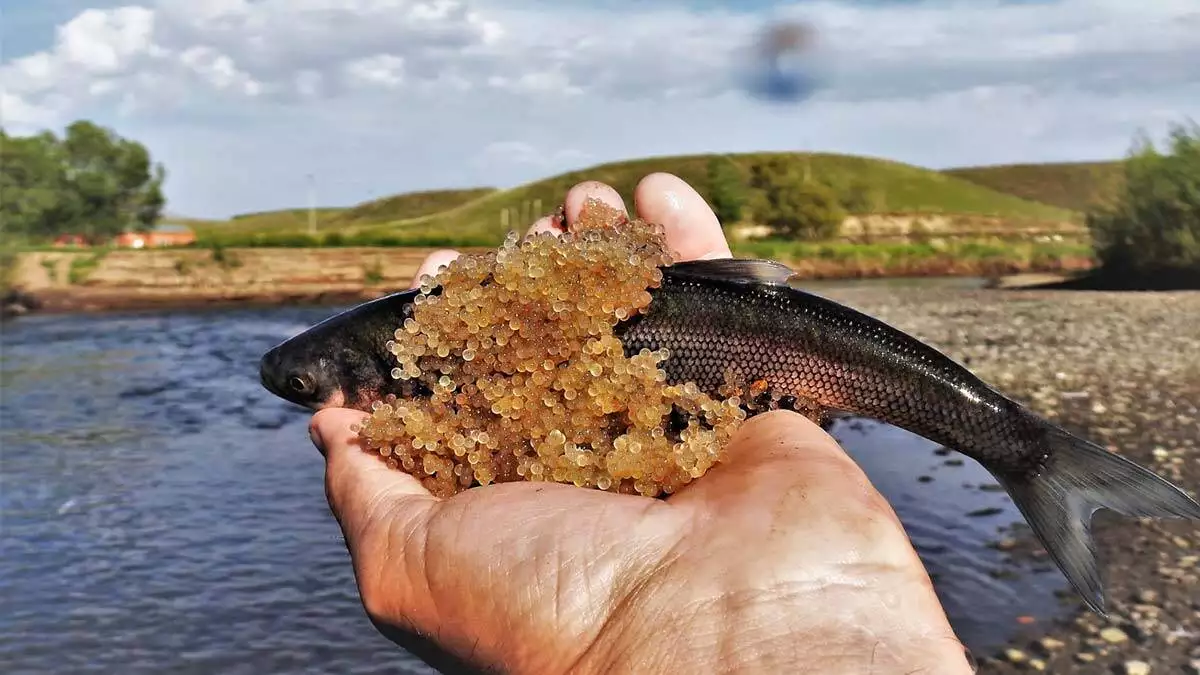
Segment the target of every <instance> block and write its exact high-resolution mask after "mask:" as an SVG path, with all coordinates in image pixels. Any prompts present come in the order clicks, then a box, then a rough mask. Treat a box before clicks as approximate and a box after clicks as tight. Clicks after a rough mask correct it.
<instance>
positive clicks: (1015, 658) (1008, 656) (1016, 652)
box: [1001, 648, 1029, 663]
mask: <svg viewBox="0 0 1200 675" xmlns="http://www.w3.org/2000/svg"><path fill="white" fill-rule="evenodd" d="M1001 656H1003V657H1004V660H1005V661H1008V662H1009V663H1025V662H1026V661H1028V660H1029V656H1028V655H1026V654H1025V652H1023V651H1021V650H1020V649H1012V648H1009V649H1005V650H1004V653H1003V654H1002V655H1001Z"/></svg>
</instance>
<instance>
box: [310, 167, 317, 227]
mask: <svg viewBox="0 0 1200 675" xmlns="http://www.w3.org/2000/svg"><path fill="white" fill-rule="evenodd" d="M308 235H309V236H310V237H315V236H317V180H316V178H315V177H314V176H313V175H312V174H311V173H310V174H308Z"/></svg>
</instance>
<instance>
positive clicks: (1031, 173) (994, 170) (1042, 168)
mask: <svg viewBox="0 0 1200 675" xmlns="http://www.w3.org/2000/svg"><path fill="white" fill-rule="evenodd" d="M943 173H945V174H947V175H950V176H955V177H957V178H962V179H965V180H968V181H971V182H972V183H976V184H978V185H981V186H983V187H986V188H990V189H992V190H995V191H997V192H1003V193H1006V194H1010V195H1015V196H1017V197H1020V198H1022V199H1028V200H1031V201H1036V202H1041V203H1043V204H1050V205H1053V206H1058V207H1061V208H1064V209H1071V210H1073V211H1085V210H1087V209H1088V208H1089V207H1092V206H1096V205H1099V204H1101V203H1103V202H1104V201H1105V200H1107V199H1109V198H1110V197H1111V196H1112V195H1115V194H1116V193H1117V192H1119V191H1120V190H1121V186H1122V184H1123V183H1124V175H1123V173H1122V169H1121V163H1120V162H1074V163H1060V164H1009V165H1001V166H976V167H964V168H960V169H950V170H947V171H944V172H943Z"/></svg>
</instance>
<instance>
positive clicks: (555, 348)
mask: <svg viewBox="0 0 1200 675" xmlns="http://www.w3.org/2000/svg"><path fill="white" fill-rule="evenodd" d="M671 262H672V259H671V256H670V254H669V252H668V250H667V247H666V240H665V235H664V232H663V230H662V228H661V227H660V226H656V225H651V224H648V223H646V222H644V221H641V220H633V221H630V220H629V219H628V218H626V217H625V215H624V214H623V213H621V212H619V211H617V210H615V209H612V208H611V207H608V206H606V205H604V204H603V203H601V202H597V201H589V202H588V203H587V204H585V206H584V209H583V212H582V213H581V215H580V218H579V219H578V221H577V222H576V223H575V224H574V225H573V226H572V227H571V230H570V231H569V232H567V233H565V234H563V235H562V236H559V237H556V236H554V235H553V234H549V233H544V234H539V235H534V236H530V237H526V238H525V239H523V240H522V239H518V238H517V236H516V235H515V234H510V235H509V237H508V238H507V239H506V240H505V242H504V244H503V245H502V246H501V247H500V248H499V249H498V250H496V251H491V252H487V253H484V254H473V255H463V256H460V257H459V258H457V259H456V260H455V261H453V262H452V263H451V264H450V265H448V266H447V267H446V268H444V269H443V270H442V271H440V272H439V273H438V275H437V276H436V278H425V279H423V280H422V287H421V294H419V295H418V296H417V297H416V299H415V301H414V303H413V308H412V315H411V317H409V318H407V319H406V320H405V321H404V325H403V326H401V327H399V328H398V329H397V330H396V332H395V339H394V340H393V341H392V342H390V343H389V344H388V349H389V350H390V352H391V353H392V354H394V355H395V357H396V364H397V365H396V367H395V368H394V369H393V371H392V376H393V377H394V378H397V379H401V380H416V381H418V382H419V383H420V384H421V385H423V389H424V390H426V391H428V392H429V394H428V396H418V397H413V398H404V399H397V398H396V397H395V396H388V397H387V398H386V399H385V400H383V401H379V402H376V403H375V404H374V406H373V412H372V414H371V416H370V417H368V418H367V419H366V420H365V421H364V422H363V423H362V424H361V425H360V427H359V428H358V433H359V436H360V438H361V439H362V441H363V443H364V444H365V446H366V447H367V448H368V449H370V450H371V451H373V452H377V453H378V454H379V455H381V456H382V457H383V458H384V460H385V461H386V462H387V463H388V464H389V465H390V466H392V467H395V468H400V469H403V470H404V471H406V472H408V473H410V474H412V475H414V476H415V477H417V478H418V479H420V480H421V481H422V483H423V484H424V485H425V487H426V488H427V489H429V490H430V492H432V493H433V494H435V495H439V496H450V495H453V494H455V493H457V492H459V491H462V490H464V489H467V488H470V487H473V486H476V485H487V484H490V483H498V482H509V481H520V480H526V481H554V482H559V483H571V484H574V485H577V486H580V487H589V488H596V489H600V490H608V491H613V492H621V493H626V494H641V495H646V496H660V495H662V494H669V493H672V492H674V491H676V490H678V489H679V488H681V487H682V486H684V485H686V484H687V483H689V482H690V481H692V480H694V479H696V478H698V477H700V476H702V475H703V474H704V473H705V472H706V471H707V470H708V469H709V468H711V467H712V466H713V465H714V464H716V463H717V462H718V461H719V460H720V458H721V450H722V448H723V447H724V446H725V444H726V443H727V442H728V440H729V437H730V436H731V435H732V434H733V432H734V431H735V430H736V428H737V426H738V425H739V424H740V423H741V422H742V421H743V420H744V419H745V416H746V413H745V411H744V410H742V408H741V407H740V405H739V399H738V398H737V397H736V396H730V397H729V398H726V399H714V398H712V397H710V396H708V395H707V394H705V393H703V392H701V391H700V390H699V389H698V388H697V387H696V386H695V385H694V384H692V383H675V384H668V383H667V381H666V379H667V378H666V374H665V372H664V371H663V370H662V368H661V367H660V366H661V364H662V362H663V361H664V360H665V359H666V358H667V357H668V356H669V355H668V354H667V352H666V351H665V350H659V351H657V352H651V351H649V350H642V351H641V352H640V353H637V354H631V355H627V354H626V353H625V350H624V348H623V346H622V344H621V342H620V340H619V339H618V338H617V337H616V336H615V335H614V332H613V329H614V326H616V325H617V324H618V323H619V322H620V321H623V320H625V319H628V318H630V317H632V316H634V315H635V314H637V313H639V312H641V311H643V310H645V309H646V308H647V307H648V306H649V304H650V302H651V295H650V292H649V289H652V288H655V287H657V286H658V285H659V284H660V283H661V281H662V272H661V270H660V269H659V267H660V266H662V265H669V264H671Z"/></svg>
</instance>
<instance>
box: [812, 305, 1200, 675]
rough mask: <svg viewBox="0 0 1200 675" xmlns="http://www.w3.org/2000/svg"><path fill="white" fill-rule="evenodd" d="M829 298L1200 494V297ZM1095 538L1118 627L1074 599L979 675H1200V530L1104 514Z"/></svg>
mask: <svg viewBox="0 0 1200 675" xmlns="http://www.w3.org/2000/svg"><path fill="white" fill-rule="evenodd" d="M826 294H827V295H829V296H831V297H834V298H836V299H838V300H840V301H843V302H846V303H848V304H851V305H853V306H855V307H857V308H859V309H861V310H863V311H866V312H868V313H870V314H873V315H875V316H877V317H879V318H880V319H882V320H884V321H887V322H889V323H892V324H893V325H895V326H897V327H898V328H901V329H902V330H906V331H909V332H911V333H912V334H913V335H915V336H917V337H919V338H921V339H923V340H926V341H928V342H929V343H930V344H932V345H934V346H936V347H938V348H939V349H942V350H944V351H945V352H946V353H947V354H949V355H950V356H951V357H953V358H955V359H957V360H959V361H960V362H962V363H965V364H966V365H967V366H968V367H969V368H971V369H972V370H973V371H974V372H976V373H977V374H979V375H980V376H981V377H983V378H984V379H985V380H987V381H989V382H991V383H993V384H994V385H995V386H996V387H997V388H999V389H1000V390H1001V391H1003V392H1005V393H1006V394H1008V395H1010V396H1013V397H1014V398H1016V399H1017V400H1020V401H1022V402H1023V403H1026V404H1027V405H1029V406H1031V407H1032V408H1033V409H1034V410H1035V411H1037V412H1038V413H1040V414H1043V415H1045V416H1047V417H1048V418H1050V419H1052V420H1055V421H1056V422H1058V423H1060V424H1062V425H1064V426H1065V427H1066V428H1067V429H1069V430H1071V431H1073V432H1075V433H1079V434H1081V435H1083V436H1084V437H1086V438H1089V439H1092V440H1094V441H1096V442H1098V443H1100V444H1101V445H1105V446H1107V447H1108V448H1109V449H1110V450H1113V451H1115V452H1119V453H1121V454H1122V455H1123V456H1126V457H1129V458H1130V459H1132V460H1134V461H1136V462H1139V463H1141V464H1143V465H1145V466H1148V467H1152V468H1153V469H1154V470H1155V471H1157V472H1159V473H1161V475H1163V476H1165V477H1166V478H1167V479H1169V480H1171V481H1172V482H1174V483H1176V484H1177V485H1180V486H1182V487H1184V488H1185V489H1188V490H1189V492H1190V493H1191V494H1193V495H1195V494H1196V489H1197V488H1200V445H1198V444H1200V359H1197V358H1196V355H1197V354H1200V324H1197V322H1196V321H1195V317H1197V316H1200V292H1171V293H1107V292H1094V293H1074V292H1051V291H1042V290H1036V291H1030V290H1022V291H1012V292H1005V293H996V292H990V291H943V290H940V289H931V290H923V291H922V292H920V293H912V292H904V291H896V290H888V289H881V288H874V289H870V290H860V289H845V290H837V291H831V292H827V293H826ZM981 489H984V486H981ZM986 489H995V486H988V487H987V488H986ZM1094 528H1095V537H1096V545H1097V549H1098V555H1099V560H1100V561H1101V563H1100V564H1101V570H1102V574H1103V575H1104V577H1105V579H1106V584H1107V589H1108V593H1109V596H1110V607H1109V618H1108V619H1103V618H1101V617H1098V616H1095V615H1093V614H1091V613H1090V612H1089V611H1088V610H1086V608H1085V607H1084V605H1083V604H1082V603H1081V602H1079V600H1078V598H1077V597H1076V596H1075V595H1074V594H1073V593H1064V594H1063V595H1062V602H1063V603H1064V609H1065V610H1066V612H1065V617H1064V618H1063V619H1061V620H1059V621H1054V622H1052V623H1048V624H1045V623H1037V622H1033V623H1030V624H1028V625H1020V626H1014V628H1015V629H1016V634H1015V637H1014V638H1013V639H1012V640H1011V642H1010V644H1009V645H1007V646H1006V647H1004V648H1001V649H999V650H997V651H996V652H994V653H991V654H976V656H977V657H981V658H980V660H981V668H980V672H981V673H997V674H1008V673H1027V672H1039V671H1045V672H1054V673H1080V674H1084V673H1139V672H1140V673H1152V674H1158V673H1189V672H1190V673H1196V672H1200V559H1198V557H1197V555H1198V551H1200V525H1197V524H1196V523H1187V522H1182V521H1170V520H1147V521H1141V520H1138V519H1130V518H1125V517H1121V516H1115V514H1112V513H1111V512H1101V513H1099V514H1097V517H1096V521H1095V524H1094ZM995 545H996V547H998V548H999V549H1000V550H1003V551H1006V552H1007V554H1008V555H1009V557H1010V559H1011V560H1013V561H1020V560H1026V561H1027V560H1031V559H1032V560H1034V561H1036V562H1037V563H1038V564H1039V565H1040V566H1041V567H1042V568H1043V569H1044V570H1045V571H1044V572H1042V573H1044V574H1060V573H1059V572H1058V570H1057V568H1055V567H1054V566H1053V564H1052V563H1050V562H1049V561H1048V560H1047V558H1046V556H1045V553H1044V550H1043V549H1042V547H1041V545H1040V544H1038V543H1037V542H1036V540H1033V538H1032V535H1031V534H1030V533H1029V531H1028V529H1026V528H1022V529H1021V530H1020V531H1017V532H997V542H996V544H995ZM1143 664H1145V665H1146V666H1149V670H1145V669H1142V668H1143ZM1189 668H1190V670H1189Z"/></svg>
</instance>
